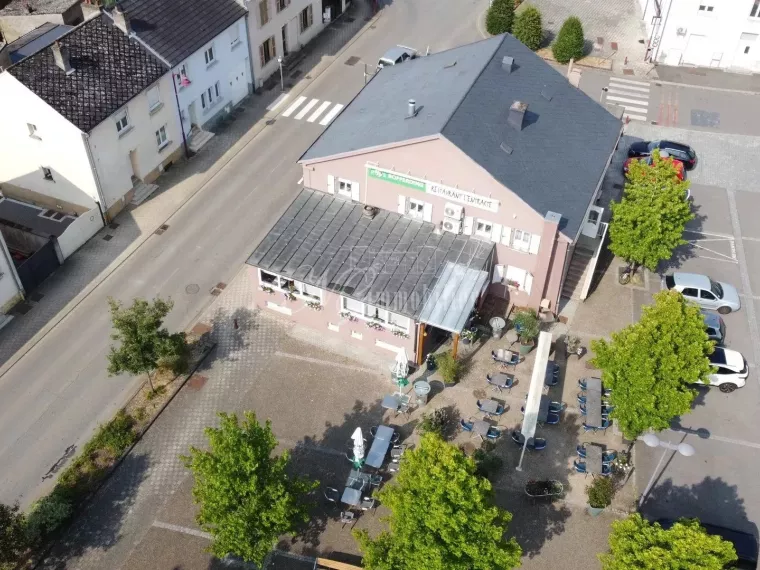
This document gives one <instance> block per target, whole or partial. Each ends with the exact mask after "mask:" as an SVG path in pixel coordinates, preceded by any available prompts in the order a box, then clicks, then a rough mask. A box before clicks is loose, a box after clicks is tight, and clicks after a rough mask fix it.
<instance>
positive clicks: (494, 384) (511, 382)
mask: <svg viewBox="0 0 760 570" xmlns="http://www.w3.org/2000/svg"><path fill="white" fill-rule="evenodd" d="M486 382H488V384H490V385H491V387H492V388H495V389H497V390H498V391H499V392H501V391H502V390H503V389H504V388H506V389H507V390H509V392H510V393H511V392H512V386H514V385H515V380H514V378H508V379H507V381H506V383H505V384H499V383H498V382H494V381H493V380H492V379H491V375H490V374H486Z"/></svg>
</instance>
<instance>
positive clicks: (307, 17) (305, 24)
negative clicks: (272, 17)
mask: <svg viewBox="0 0 760 570" xmlns="http://www.w3.org/2000/svg"><path fill="white" fill-rule="evenodd" d="M298 21H299V22H300V24H301V33H304V32H305V31H306V30H308V29H309V28H311V25H312V24H313V23H314V12H313V11H312V9H311V4H309V5H308V6H306V8H304V9H303V10H301V13H300V14H299V17H298Z"/></svg>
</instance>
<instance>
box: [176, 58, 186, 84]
mask: <svg viewBox="0 0 760 570" xmlns="http://www.w3.org/2000/svg"><path fill="white" fill-rule="evenodd" d="M183 79H187V64H186V63H183V64H182V65H180V66H179V69H178V70H177V74H176V75H175V76H174V81H175V82H176V83H177V86H179V88H180V89H184V87H185V86H184V85H182V80H183Z"/></svg>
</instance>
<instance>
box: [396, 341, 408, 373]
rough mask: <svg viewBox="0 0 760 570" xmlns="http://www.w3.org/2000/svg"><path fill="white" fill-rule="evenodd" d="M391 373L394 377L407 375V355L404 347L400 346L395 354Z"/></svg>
mask: <svg viewBox="0 0 760 570" xmlns="http://www.w3.org/2000/svg"><path fill="white" fill-rule="evenodd" d="M393 374H394V375H395V376H396V378H406V377H407V376H408V375H409V357H408V356H407V354H406V349H405V348H402V349H401V350H400V351H399V352H398V354H397V355H396V360H395V361H394V363H393Z"/></svg>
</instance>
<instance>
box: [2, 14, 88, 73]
mask: <svg viewBox="0 0 760 570" xmlns="http://www.w3.org/2000/svg"><path fill="white" fill-rule="evenodd" d="M72 29H73V28H72V27H71V26H64V25H63V24H53V23H52V22H45V23H44V24H42V25H41V26H38V27H36V28H34V29H33V30H32V31H31V32H29V33H27V34H24V35H23V36H21V37H20V38H18V39H16V40H14V41H12V42H11V43H9V44H8V45H7V46H5V48H3V49H6V50H8V51H9V52H10V60H11V62H12V63H18V62H19V61H21V60H22V59H24V58H25V57H29V56H30V55H33V54H35V53H37V52H38V51H40V50H41V49H43V48H45V47H47V46H49V45H50V44H51V43H53V41H55V40H56V39H58V38H60V37H61V36H62V35H64V34H66V33H68V32H70V31H71V30H72Z"/></svg>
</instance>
